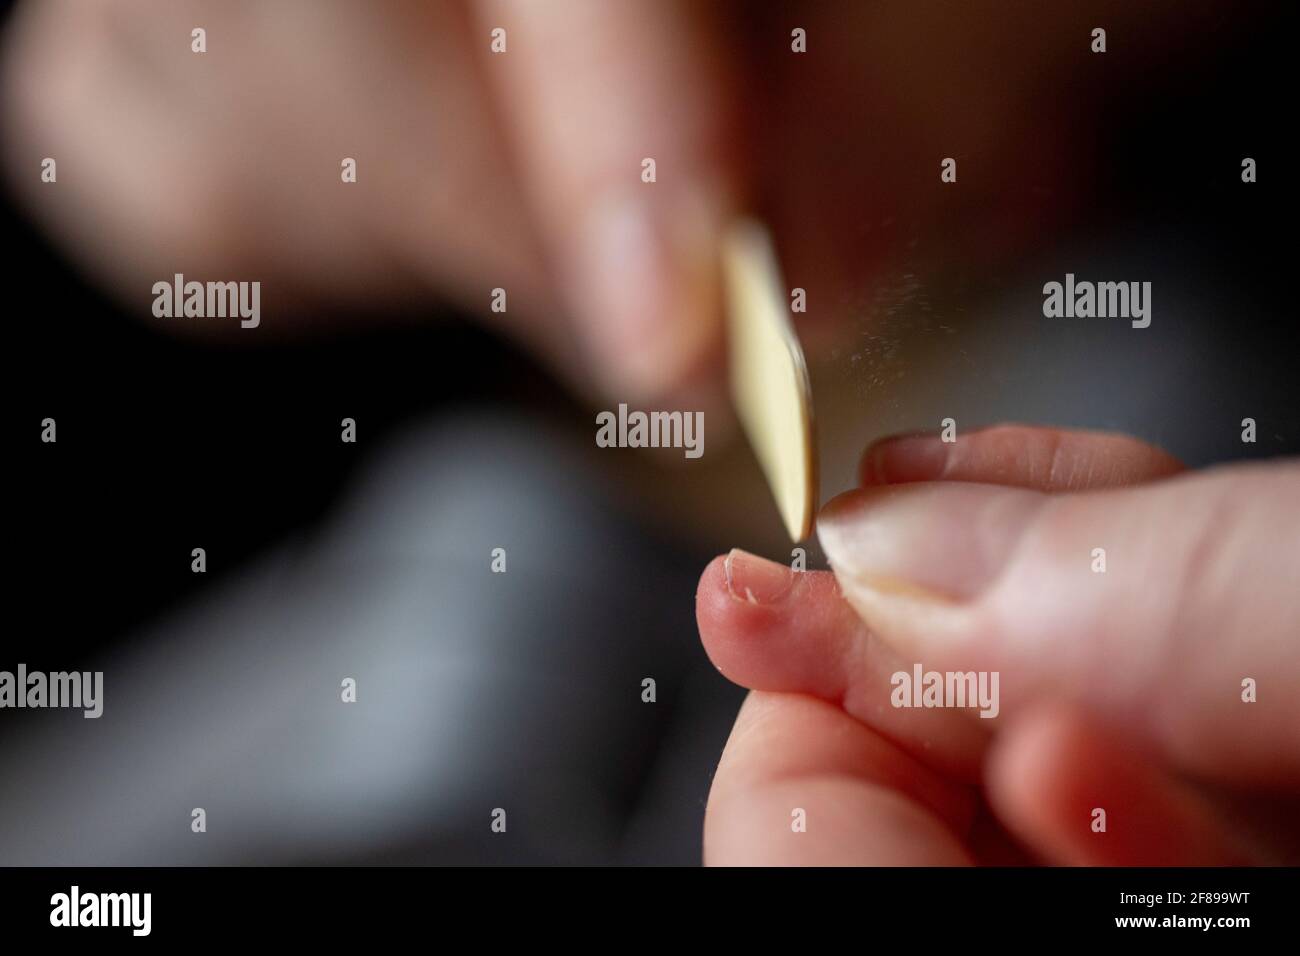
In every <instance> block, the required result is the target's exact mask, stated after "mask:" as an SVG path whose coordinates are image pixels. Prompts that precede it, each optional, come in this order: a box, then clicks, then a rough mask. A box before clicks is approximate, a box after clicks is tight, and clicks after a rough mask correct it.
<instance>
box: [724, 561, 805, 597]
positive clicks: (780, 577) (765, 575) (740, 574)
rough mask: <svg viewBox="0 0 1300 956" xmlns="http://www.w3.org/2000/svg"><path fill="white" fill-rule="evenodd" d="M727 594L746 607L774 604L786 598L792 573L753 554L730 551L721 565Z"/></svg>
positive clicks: (773, 562)
mask: <svg viewBox="0 0 1300 956" xmlns="http://www.w3.org/2000/svg"><path fill="white" fill-rule="evenodd" d="M723 569H724V570H725V571H726V575H727V590H728V591H730V592H731V596H732V597H733V598H735V599H736V600H737V601H744V602H745V603H746V604H755V605H762V604H775V603H776V602H778V601H780V600H781V599H782V598H783V597H785V596H786V594H787V593H789V591H790V586H791V585H792V584H793V583H794V571H792V570H790V568H788V567H786V566H785V565H784V564H777V563H776V562H775V561H769V560H767V559H766V558H760V557H759V556H758V555H756V554H750V553H749V552H748V551H742V550H740V549H739V548H732V549H731V553H730V554H728V555H727V560H726V562H725V563H724V565H723Z"/></svg>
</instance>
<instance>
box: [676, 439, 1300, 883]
mask: <svg viewBox="0 0 1300 956" xmlns="http://www.w3.org/2000/svg"><path fill="white" fill-rule="evenodd" d="M862 475H863V480H864V483H863V485H862V487H861V488H859V489H857V490H855V491H851V492H849V493H847V494H845V495H842V496H840V497H839V498H837V499H835V500H834V501H832V502H831V504H830V505H828V506H827V507H826V508H825V509H824V510H823V512H822V514H821V516H820V518H819V533H820V538H821V541H822V544H823V547H824V549H825V551H826V553H827V556H828V558H829V560H830V562H831V565H832V567H833V568H834V569H835V570H834V574H832V573H831V572H819V571H808V572H804V573H793V572H791V571H790V570H789V569H788V568H785V567H784V566H782V565H774V564H772V563H771V562H765V561H762V559H756V558H753V557H750V556H746V555H745V554H744V553H743V552H732V554H731V555H729V556H724V557H719V558H718V559H716V560H715V561H713V562H712V563H711V564H710V565H709V567H708V568H707V569H706V570H705V572H704V574H703V576H702V578H701V581H700V587H699V594H698V599H697V616H698V620H699V626H700V633H701V637H702V639H703V641H704V646H705V649H706V651H707V652H708V654H709V656H710V658H711V659H712V660H713V662H714V663H715V664H716V665H717V666H718V667H719V668H720V669H721V671H722V672H723V673H724V674H725V675H726V676H728V677H729V678H730V679H732V680H733V681H736V682H737V683H739V684H741V685H743V686H745V687H748V688H751V689H752V691H753V692H752V693H751V694H750V696H749V698H748V699H747V700H746V702H745V704H744V706H743V707H742V709H741V712H740V714H739V716H738V717H737V721H736V726H735V729H734V730H733V732H732V735H731V738H730V740H729V741H728V744H727V746H726V749H725V751H724V753H723V755H722V759H721V761H720V762H719V765H718V771H717V774H716V776H715V779H714V784H713V789H712V792H711V794H710V798H709V804H708V811H707V815H706V820H705V831H704V833H705V859H706V862H708V863H712V864H722V865H729V864H773V863H775V864H882V865H889V864H967V863H988V862H1020V861H1025V860H1036V861H1041V862H1046V863H1063V864H1103V865H1104V864H1114V865H1129V864H1133V865H1139V864H1143V865H1196V864H1201V865H1204V864H1210V865H1213V864H1225V863H1260V864H1272V863H1280V862H1291V863H1294V862H1295V861H1296V860H1297V859H1300V833H1298V832H1297V826H1296V820H1297V819H1300V817H1298V816H1297V814H1296V810H1297V809H1298V808H1300V591H1298V589H1297V588H1296V587H1295V574H1296V568H1297V567H1300V467H1298V466H1297V465H1296V463H1295V462H1292V461H1277V462H1269V463H1260V464H1250V465H1234V466H1229V467H1220V468H1213V469H1209V470H1206V471H1204V472H1183V471H1182V470H1181V468H1180V466H1179V464H1178V463H1177V462H1176V461H1174V460H1173V459H1172V458H1170V457H1169V456H1168V455H1166V454H1165V453H1163V452H1161V451H1159V450H1158V449H1154V448H1151V447H1149V446H1145V445H1143V444H1142V443H1140V442H1137V441H1135V440H1133V439H1130V438H1125V437H1121V436H1115V435H1107V434H1100V433H1088V432H1074V431H1057V430H1052V429H1040V428H1024V427H1000V428H994V429H989V430H985V431H981V432H973V433H970V434H967V435H965V436H962V437H961V438H959V439H958V441H957V443H956V444H955V445H947V447H944V443H942V442H940V440H939V438H938V436H908V437H904V438H901V439H890V440H886V441H884V442H881V443H878V444H876V445H875V446H873V447H872V448H871V449H869V450H868V452H867V454H866V455H865V456H864V458H863V467H862ZM1098 546H1102V547H1105V548H1106V552H1107V559H1108V566H1107V571H1106V573H1105V574H1099V573H1095V572H1094V571H1093V569H1092V561H1093V559H1092V549H1093V548H1095V547H1098ZM751 595H752V596H753V597H754V598H755V600H751ZM915 661H923V662H924V665H925V668H926V669H927V670H939V671H968V670H990V671H993V670H996V671H998V672H999V674H1000V676H1001V685H1000V686H1001V695H1000V696H1001V712H1000V714H999V715H998V717H997V718H995V719H993V720H985V719H981V718H979V717H978V716H977V715H976V714H975V713H973V712H971V711H965V710H961V711H959V710H953V709H929V710H926V709H918V710H913V709H896V708H893V707H891V706H890V700H889V695H890V691H891V689H892V688H891V685H890V683H889V674H891V673H892V672H894V671H895V670H909V671H910V670H911V665H912V662H915ZM1245 678H1253V679H1254V681H1255V682H1256V684H1257V694H1258V698H1257V700H1256V701H1255V702H1253V703H1247V702H1244V701H1243V699H1242V695H1243V687H1242V681H1243V679H1245ZM793 808H802V809H803V810H804V811H805V813H806V819H807V829H806V832H802V833H797V832H794V831H793V830H792V828H791V813H792V810H793ZM1097 808H1102V809H1104V810H1105V811H1106V815H1107V817H1106V819H1107V829H1106V831H1105V832H1104V833H1099V832H1094V830H1093V827H1092V822H1093V820H1094V810H1095V809H1097Z"/></svg>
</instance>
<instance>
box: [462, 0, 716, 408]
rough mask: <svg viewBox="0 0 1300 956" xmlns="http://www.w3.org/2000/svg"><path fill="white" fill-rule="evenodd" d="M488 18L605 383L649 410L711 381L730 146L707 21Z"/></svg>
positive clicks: (579, 8) (613, 11) (502, 89)
mask: <svg viewBox="0 0 1300 956" xmlns="http://www.w3.org/2000/svg"><path fill="white" fill-rule="evenodd" d="M474 8H475V10H476V12H477V14H478V17H477V22H478V24H479V26H480V30H481V33H482V36H481V41H482V43H483V46H484V49H485V51H486V50H489V49H490V46H489V45H490V43H492V42H494V40H493V31H496V30H504V34H500V33H498V34H496V36H495V42H496V44H497V46H496V49H497V50H499V51H500V52H497V53H490V52H489V53H487V54H486V70H487V72H488V74H489V77H490V80H491V81H492V82H493V84H494V85H495V87H496V89H497V90H498V91H499V94H500V96H499V98H500V108H501V111H502V113H503V114H504V116H505V118H506V121H507V126H508V128H509V130H510V132H511V133H512V135H513V140H514V146H515V152H516V154H517V158H518V163H519V166H520V170H521V172H522V175H523V179H524V183H525V188H526V190H527V192H528V194H529V196H530V198H531V201H532V205H533V207H534V208H535V211H536V213H537V216H538V219H539V222H540V227H541V231H542V234H543V240H544V241H546V242H547V244H548V246H549V247H550V249H551V252H552V255H553V257H554V260H555V265H556V266H557V275H558V281H559V284H560V286H561V288H562V290H564V291H565V292H566V293H567V295H568V299H569V304H570V306H571V308H572V311H573V315H574V320H575V322H576V325H577V331H578V334H579V337H580V339H581V341H582V343H583V344H585V346H586V350H587V352H588V353H589V356H590V358H591V360H592V362H593V364H594V365H595V367H596V371H597V372H598V373H603V378H604V384H605V385H606V386H607V387H608V388H609V389H610V390H612V391H613V392H614V393H615V394H617V395H619V396H626V397H627V398H629V399H638V398H647V397H654V396H662V395H664V393H666V392H668V391H671V390H677V389H680V388H681V387H683V385H684V384H685V383H688V382H691V381H693V380H694V381H703V380H705V378H706V372H705V371H704V367H705V366H707V365H708V363H709V361H710V359H711V358H713V357H714V356H715V353H716V349H717V346H718V344H719V339H720V329H719V316H720V312H719V308H718V305H717V300H716V295H717V279H716V274H715V270H716V262H715V259H716V245H717V236H718V234H719V231H720V229H721V226H722V223H723V221H724V218H725V215H726V211H727V210H726V207H727V205H728V198H727V197H728V194H729V178H728V169H729V163H728V161H727V158H726V155H727V147H728V144H729V141H730V133H729V130H728V127H727V124H726V120H727V117H728V115H729V109H728V107H727V99H728V97H727V93H726V76H725V73H724V70H723V68H722V67H721V66H720V64H721V63H722V62H723V60H724V59H725V57H724V56H723V51H722V50H720V49H719V48H718V47H717V45H716V44H713V43H710V42H709V41H708V40H707V39H706V38H705V34H706V33H707V29H708V28H707V24H706V22H705V21H706V15H707V11H705V10H703V8H701V7H700V6H699V5H696V4H686V3H679V2H663V0H621V2H619V3H607V2H604V0H562V2H560V0H553V2H548V3H534V2H532V0H522V2H521V0H485V2H481V3H476V4H475V5H474ZM650 163H652V164H653V166H651V165H650ZM712 377H714V376H709V378H712Z"/></svg>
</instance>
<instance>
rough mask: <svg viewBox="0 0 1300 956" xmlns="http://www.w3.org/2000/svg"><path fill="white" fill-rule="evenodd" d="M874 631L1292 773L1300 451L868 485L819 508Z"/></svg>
mask: <svg viewBox="0 0 1300 956" xmlns="http://www.w3.org/2000/svg"><path fill="white" fill-rule="evenodd" d="M819 533H820V537H821V542H822V545H823V547H824V548H825V551H826V553H827V556H828V557H829V559H830V562H831V565H832V567H833V568H834V569H835V572H836V575H837V578H838V580H839V581H840V584H841V586H842V588H843V590H844V594H845V597H846V598H847V599H848V600H849V602H850V603H852V604H853V605H854V607H855V608H857V610H858V611H859V613H860V614H861V615H862V616H863V619H864V620H865V621H866V622H867V624H868V626H869V627H870V628H871V629H872V631H873V632H874V633H876V634H878V635H879V636H880V637H881V639H882V640H885V641H886V642H888V643H890V644H891V645H892V646H893V647H894V648H895V649H896V650H897V651H899V652H900V653H901V654H903V655H904V656H905V657H908V658H909V659H911V660H915V661H924V662H925V665H926V666H927V667H928V668H935V669H936V670H939V671H947V672H967V671H972V670H973V671H990V672H994V671H996V672H998V673H999V674H1000V676H1001V681H1000V687H1001V704H1002V710H1003V711H1004V712H1008V713H1009V712H1012V711H1014V709H1015V708H1017V707H1020V706H1024V705H1025V704H1026V703H1028V702H1031V701H1032V700H1034V699H1037V698H1043V697H1050V696H1062V697H1064V698H1066V699H1069V700H1071V701H1075V702H1078V703H1080V704H1082V705H1083V706H1085V707H1087V708H1090V709H1091V710H1093V711H1094V712H1095V713H1097V714H1100V715H1102V716H1104V717H1105V718H1106V719H1107V720H1108V721H1110V722H1112V723H1115V724H1118V725H1121V726H1124V727H1125V728H1126V730H1127V732H1128V733H1130V734H1133V735H1136V736H1138V737H1140V738H1141V739H1143V740H1145V741H1147V742H1149V743H1151V744H1152V745H1153V746H1154V748H1155V749H1156V750H1158V751H1159V752H1160V753H1162V754H1164V755H1165V756H1166V757H1167V758H1169V759H1171V760H1172V761H1173V762H1174V763H1175V764H1176V765H1177V766H1178V767H1181V768H1183V769H1185V770H1188V771H1190V772H1192V773H1199V774H1208V775H1213V776H1216V777H1220V778H1231V779H1234V780H1237V781H1238V782H1250V783H1252V784H1271V785H1274V786H1278V787H1283V786H1287V785H1294V784H1295V782H1296V781H1300V653H1297V648H1298V647H1300V589H1298V588H1296V586H1295V569H1296V568H1297V567H1300V467H1297V466H1296V465H1295V464H1294V463H1275V464H1265V465H1246V466H1236V467H1228V468H1219V469H1214V470H1212V471H1208V472H1204V473H1198V474H1193V475H1187V476H1182V477H1177V478H1173V479H1169V480H1165V481H1159V482H1155V483H1153V484H1150V485H1144V486H1140V487H1135V488H1129V489H1122V490H1109V491H1099V492H1088V493H1084V494H1078V495H1048V494H1043V493H1041V492H1036V491H1027V490H1019V489H1013V488H1000V487H992V486H988V485H976V484H965V483H929V482H923V483H919V484H910V485H898V486H887V487H884V488H870V489H861V490H858V491H853V492H850V493H848V494H846V495H842V496H840V497H839V498H837V499H835V501H833V502H832V503H831V504H830V505H829V506H828V507H827V508H826V509H825V510H824V511H823V513H822V515H821V517H820V519H819Z"/></svg>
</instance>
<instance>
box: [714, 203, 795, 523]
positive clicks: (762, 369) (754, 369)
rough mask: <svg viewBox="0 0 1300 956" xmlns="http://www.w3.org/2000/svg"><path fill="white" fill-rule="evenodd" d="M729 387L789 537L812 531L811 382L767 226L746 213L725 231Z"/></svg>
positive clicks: (724, 270)
mask: <svg viewBox="0 0 1300 956" xmlns="http://www.w3.org/2000/svg"><path fill="white" fill-rule="evenodd" d="M722 269H723V275H724V281H725V286H726V302H727V339H728V351H729V360H730V366H731V395H732V400H733V402H734V403H735V406H736V415H737V417H738V418H739V419H740V423H741V427H742V428H743V429H744V430H745V435H746V437H747V438H748V439H749V444H750V447H751V448H752V449H753V450H754V455H755V457H756V458H757V459H758V462H759V465H760V466H761V467H762V469H763V473H764V474H765V475H766V477H767V483H768V486H769V487H770V488H771V490H772V495H773V497H775V498H776V505H777V509H778V510H779V511H780V513H781V519H782V521H784V523H785V527H786V530H787V531H788V532H789V533H790V538H791V540H792V541H796V542H798V541H802V540H804V539H805V538H807V537H808V536H809V535H810V534H812V527H813V515H814V512H815V510H816V495H817V474H816V468H817V455H816V446H815V443H814V433H813V415H812V389H811V387H810V384H809V380H808V366H807V363H806V362H805V361H804V355H803V349H802V348H801V347H800V345H799V339H798V338H797V337H796V335H795V331H794V324H793V323H792V322H791V320H790V306H789V299H788V298H787V290H786V288H785V286H784V284H783V282H782V279H781V269H780V265H779V264H778V262H777V259H776V250H775V247H774V245H773V243H772V238H771V236H770V234H769V233H768V231H767V229H766V228H764V227H763V226H762V225H761V224H760V223H758V222H756V221H754V220H751V219H744V220H740V221H739V222H736V223H735V224H733V225H732V227H731V228H730V229H729V230H728V232H727V234H726V236H725V237H724V239H723V246H722Z"/></svg>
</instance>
